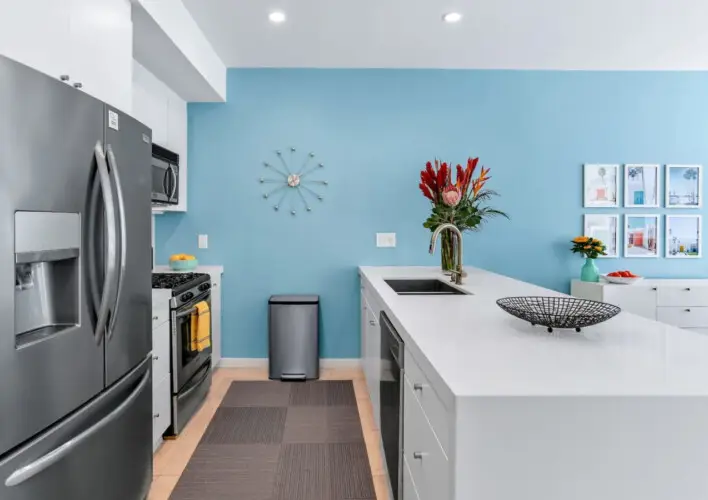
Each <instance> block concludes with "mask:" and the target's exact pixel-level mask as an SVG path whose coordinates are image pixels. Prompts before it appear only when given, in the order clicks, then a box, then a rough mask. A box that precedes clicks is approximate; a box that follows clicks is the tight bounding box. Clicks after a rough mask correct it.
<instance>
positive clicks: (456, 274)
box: [430, 223, 462, 285]
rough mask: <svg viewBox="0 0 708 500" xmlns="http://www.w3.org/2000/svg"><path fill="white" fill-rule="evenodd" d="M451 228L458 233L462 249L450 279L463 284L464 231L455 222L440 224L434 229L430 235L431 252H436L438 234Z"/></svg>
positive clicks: (457, 283)
mask: <svg viewBox="0 0 708 500" xmlns="http://www.w3.org/2000/svg"><path fill="white" fill-rule="evenodd" d="M446 229H449V230H450V231H452V232H453V233H455V234H456V235H457V239H458V241H459V242H460V251H459V252H458V254H457V265H456V266H455V269H454V270H453V271H452V277H451V279H450V281H454V282H455V284H456V285H461V284H462V232H461V231H460V230H459V229H458V227H457V226H456V225H454V224H450V223H446V224H440V225H439V226H438V227H436V228H435V231H433V235H432V236H431V237H430V254H431V255H432V254H434V253H435V244H436V242H437V241H438V236H440V233H442V232H443V231H444V230H446Z"/></svg>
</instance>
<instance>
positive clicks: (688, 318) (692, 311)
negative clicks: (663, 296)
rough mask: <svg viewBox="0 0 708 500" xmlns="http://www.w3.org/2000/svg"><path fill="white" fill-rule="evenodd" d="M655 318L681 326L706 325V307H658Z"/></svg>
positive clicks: (707, 314) (707, 308) (707, 309)
mask: <svg viewBox="0 0 708 500" xmlns="http://www.w3.org/2000/svg"><path fill="white" fill-rule="evenodd" d="M656 319H657V320H659V321H661V322H662V323H668V324H669V325H674V326H678V327H681V328H700V327H708V307H659V308H657V318H656Z"/></svg>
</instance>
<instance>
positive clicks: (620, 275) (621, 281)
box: [602, 271, 644, 285]
mask: <svg viewBox="0 0 708 500" xmlns="http://www.w3.org/2000/svg"><path fill="white" fill-rule="evenodd" d="M602 277H603V278H605V280H607V281H608V282H610V283H615V284H618V285H631V284H632V283H637V282H638V281H642V279H644V278H642V277H641V276H637V275H636V274H634V273H632V271H613V272H611V273H607V274H603V275H602Z"/></svg>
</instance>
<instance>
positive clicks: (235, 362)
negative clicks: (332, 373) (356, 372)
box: [219, 358, 361, 368]
mask: <svg viewBox="0 0 708 500" xmlns="http://www.w3.org/2000/svg"><path fill="white" fill-rule="evenodd" d="M360 366H361V359H359V358H322V359H320V368H359V367H360ZM219 368H268V358H221V360H220V361H219Z"/></svg>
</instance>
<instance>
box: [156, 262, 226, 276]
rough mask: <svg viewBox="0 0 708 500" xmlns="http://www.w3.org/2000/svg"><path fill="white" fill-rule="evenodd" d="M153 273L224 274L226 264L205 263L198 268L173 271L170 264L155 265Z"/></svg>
mask: <svg viewBox="0 0 708 500" xmlns="http://www.w3.org/2000/svg"><path fill="white" fill-rule="evenodd" d="M152 272H153V273H208V274H212V273H216V274H224V266H210V265H205V266H202V265H201V264H200V265H198V266H197V267H196V269H194V270H192V271H173V270H172V269H170V266H155V267H154V268H153V269H152Z"/></svg>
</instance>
